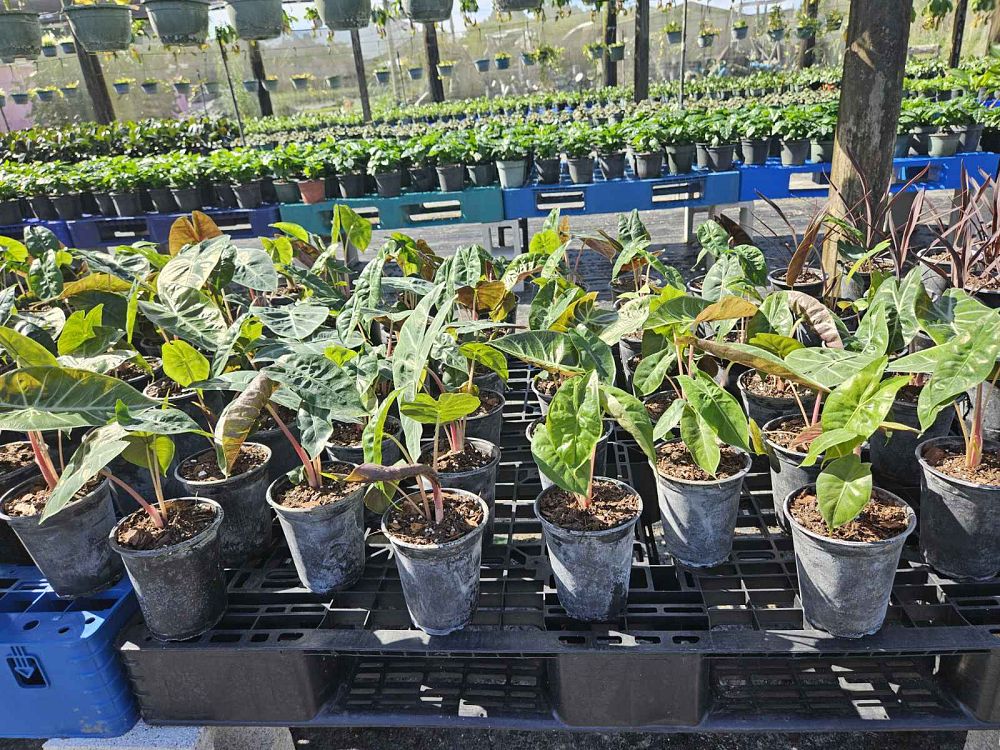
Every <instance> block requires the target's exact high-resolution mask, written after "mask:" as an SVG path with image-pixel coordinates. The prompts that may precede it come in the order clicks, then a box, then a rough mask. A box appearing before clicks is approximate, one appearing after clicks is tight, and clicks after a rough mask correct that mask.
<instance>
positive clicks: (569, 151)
mask: <svg viewBox="0 0 1000 750" xmlns="http://www.w3.org/2000/svg"><path fill="white" fill-rule="evenodd" d="M560 145H561V148H562V151H563V152H564V153H565V154H566V165H567V167H568V168H569V178H570V180H572V181H573V183H574V184H576V185H580V184H585V183H590V182H593V181H594V155H593V151H594V132H593V130H592V129H591V128H590V127H589V126H588V125H586V124H585V123H583V122H574V123H572V124H570V125H568V126H567V127H566V128H564V129H563V133H562V137H561V139H560Z"/></svg>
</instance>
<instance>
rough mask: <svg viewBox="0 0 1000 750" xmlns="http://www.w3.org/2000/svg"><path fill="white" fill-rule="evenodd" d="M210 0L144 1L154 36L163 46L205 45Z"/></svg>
mask: <svg viewBox="0 0 1000 750" xmlns="http://www.w3.org/2000/svg"><path fill="white" fill-rule="evenodd" d="M208 4H209V0H144V2H143V3H142V5H143V7H144V8H145V9H146V12H147V13H148V14H149V22H150V23H151V24H152V26H153V33H154V34H156V36H158V37H159V38H160V41H161V42H162V43H163V44H169V45H176V46H189V45H195V44H204V43H205V40H206V39H207V38H208Z"/></svg>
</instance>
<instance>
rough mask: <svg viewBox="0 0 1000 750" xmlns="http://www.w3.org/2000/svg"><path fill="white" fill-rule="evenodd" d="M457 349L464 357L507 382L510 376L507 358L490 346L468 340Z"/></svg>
mask: <svg viewBox="0 0 1000 750" xmlns="http://www.w3.org/2000/svg"><path fill="white" fill-rule="evenodd" d="M458 351H459V352H460V353H461V354H462V356H463V357H465V358H466V359H468V360H471V361H473V362H475V363H477V364H480V365H482V366H483V367H485V368H487V369H488V370H492V371H493V372H495V373H496V374H497V375H499V376H500V379H501V380H503V381H504V382H507V378H508V377H510V372H509V371H508V369H507V358H506V357H505V356H504V355H503V354H501V353H500V352H498V351H497V350H496V349H494V348H493V347H492V346H489V345H488V344H484V343H482V342H479V341H470V342H468V343H465V344H462V345H461V346H460V347H459V348H458Z"/></svg>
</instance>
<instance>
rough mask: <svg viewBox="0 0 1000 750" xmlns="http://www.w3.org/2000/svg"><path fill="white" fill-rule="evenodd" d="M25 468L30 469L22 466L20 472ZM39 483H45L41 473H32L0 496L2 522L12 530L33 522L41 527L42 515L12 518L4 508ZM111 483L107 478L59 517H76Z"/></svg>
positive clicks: (67, 506) (0, 518)
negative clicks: (25, 490) (21, 493)
mask: <svg viewBox="0 0 1000 750" xmlns="http://www.w3.org/2000/svg"><path fill="white" fill-rule="evenodd" d="M25 468H28V467H24V466H22V467H21V469H19V470H18V471H21V470H23V469H25ZM39 482H41V483H42V484H44V483H45V480H44V479H42V475H41V473H35V472H32V473H31V474H28V475H25V477H24V479H22V480H21V481H20V482H18V483H17V484H15V485H13V486H12V487H11V488H10V489H9V490H7V491H6V492H4V493H3V494H2V495H0V521H6V522H7V523H8V524H10V526H11V527H12V528H14V527H17V526H25V525H28V524H29V523H30V522H32V521H34V524H35V526H40V525H41V519H42V514H41V513H38V514H37V515H34V516H11V515H8V514H7V513H6V512H5V511H4V509H3V508H4V506H5V505H6V504H7V500H8V499H10V498H13V497H17V493H18V492H19V491H20V490H23V489H24V488H25V487H27V486H28V485H29V484H30V485H34V484H36V483H39ZM110 483H111V480H110V479H108V478H107V477H105V478H104V479H103V480H102V481H101V483H100V484H98V485H97V487H95V488H94V489H93V490H92V491H90V492H88V493H87V494H86V495H84V497H82V498H81V499H80V500H78V501H77V502H75V503H67V504H66V505H65V507H64V508H63V509H62V510H61V511H59V515H60V516H61V517H63V518H70V517H71V516H73V515H74V510H76V511H79V510H82V509H85V508H86V507H87V501H89V500H93V499H96V498H98V497H99V496H100V494H101V490H103V489H105V488H106V487H107V486H108V485H109V484H110ZM43 512H44V511H43Z"/></svg>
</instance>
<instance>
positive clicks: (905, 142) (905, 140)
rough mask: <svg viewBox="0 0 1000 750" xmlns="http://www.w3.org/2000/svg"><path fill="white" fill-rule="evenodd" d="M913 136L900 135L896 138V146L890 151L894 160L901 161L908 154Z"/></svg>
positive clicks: (907, 134)
mask: <svg viewBox="0 0 1000 750" xmlns="http://www.w3.org/2000/svg"><path fill="white" fill-rule="evenodd" d="M912 140H913V136H912V135H911V134H910V133H900V134H899V135H897V136H896V145H895V146H894V147H893V149H892V157H893V158H894V159H902V158H903V157H905V156H907V155H909V153H910V142H911V141H912Z"/></svg>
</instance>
